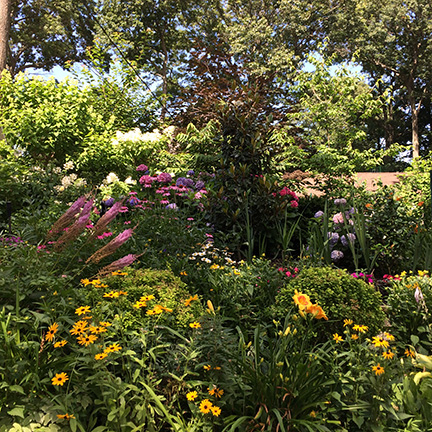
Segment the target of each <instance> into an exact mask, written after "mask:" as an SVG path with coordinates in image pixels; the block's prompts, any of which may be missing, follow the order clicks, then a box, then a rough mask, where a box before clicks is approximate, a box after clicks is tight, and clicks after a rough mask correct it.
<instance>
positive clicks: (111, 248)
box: [86, 227, 136, 271]
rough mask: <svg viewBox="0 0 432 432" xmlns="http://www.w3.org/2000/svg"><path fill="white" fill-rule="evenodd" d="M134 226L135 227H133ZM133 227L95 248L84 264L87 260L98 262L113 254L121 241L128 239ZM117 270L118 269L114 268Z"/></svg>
mask: <svg viewBox="0 0 432 432" xmlns="http://www.w3.org/2000/svg"><path fill="white" fill-rule="evenodd" d="M135 228H136V227H135ZM135 228H129V229H126V230H124V231H123V232H122V233H120V234H119V235H118V236H117V237H116V238H114V239H113V240H111V241H110V242H109V243H108V244H106V245H105V246H103V247H101V248H100V249H99V250H97V251H96V252H95V253H94V254H93V255H92V256H90V258H88V259H87V261H86V264H87V263H89V262H94V263H98V262H99V261H101V260H102V259H103V258H105V257H107V256H109V255H111V254H113V253H114V252H115V251H116V250H117V249H118V248H119V247H120V246H121V245H122V244H123V243H125V242H126V241H128V240H129V239H130V238H131V237H132V235H133V233H134V229H135ZM115 270H118V269H115ZM112 271H114V270H112Z"/></svg>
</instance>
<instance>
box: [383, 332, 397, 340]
mask: <svg viewBox="0 0 432 432" xmlns="http://www.w3.org/2000/svg"><path fill="white" fill-rule="evenodd" d="M384 336H385V337H386V339H387V340H389V341H394V340H395V337H394V336H393V335H392V334H390V333H387V332H384Z"/></svg>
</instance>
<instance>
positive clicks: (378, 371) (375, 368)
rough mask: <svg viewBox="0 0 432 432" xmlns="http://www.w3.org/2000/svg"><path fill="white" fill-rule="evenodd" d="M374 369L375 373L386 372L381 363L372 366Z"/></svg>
mask: <svg viewBox="0 0 432 432" xmlns="http://www.w3.org/2000/svg"><path fill="white" fill-rule="evenodd" d="M372 370H373V371H374V372H375V375H382V374H383V373H384V372H385V371H384V368H383V367H382V366H381V365H380V364H379V363H378V364H377V365H376V366H372Z"/></svg>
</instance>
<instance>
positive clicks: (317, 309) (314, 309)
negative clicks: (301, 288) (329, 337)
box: [306, 304, 328, 321]
mask: <svg viewBox="0 0 432 432" xmlns="http://www.w3.org/2000/svg"><path fill="white" fill-rule="evenodd" d="M306 312H307V313H310V314H312V315H313V316H314V318H316V319H322V318H324V319H325V320H326V321H328V318H327V315H326V314H325V312H324V311H323V309H322V307H321V306H319V305H317V304H311V305H310V306H308V307H307V308H306Z"/></svg>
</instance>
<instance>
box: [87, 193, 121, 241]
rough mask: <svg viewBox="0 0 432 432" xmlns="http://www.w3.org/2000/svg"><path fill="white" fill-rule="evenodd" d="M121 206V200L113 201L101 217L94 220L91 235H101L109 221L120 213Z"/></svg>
mask: <svg viewBox="0 0 432 432" xmlns="http://www.w3.org/2000/svg"><path fill="white" fill-rule="evenodd" d="M122 207H123V201H117V202H115V203H114V204H113V205H112V206H111V207H110V209H109V210H108V211H107V212H106V213H105V214H103V215H102V217H101V218H100V219H99V220H98V221H97V222H96V225H95V226H94V228H93V233H92V236H93V237H96V236H98V235H101V234H102V233H103V232H104V231H105V228H106V227H107V226H108V224H109V223H110V222H112V221H113V220H114V219H115V218H116V216H117V215H118V214H119V213H120V210H121V208H122Z"/></svg>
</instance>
